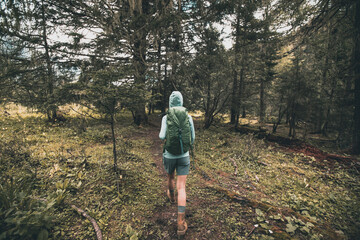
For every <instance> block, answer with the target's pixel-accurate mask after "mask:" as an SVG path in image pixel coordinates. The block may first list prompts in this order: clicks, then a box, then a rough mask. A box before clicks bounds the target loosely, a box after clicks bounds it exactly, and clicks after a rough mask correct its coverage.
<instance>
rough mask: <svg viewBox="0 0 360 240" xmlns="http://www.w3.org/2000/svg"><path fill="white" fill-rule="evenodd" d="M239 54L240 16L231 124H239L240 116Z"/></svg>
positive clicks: (237, 30)
mask: <svg viewBox="0 0 360 240" xmlns="http://www.w3.org/2000/svg"><path fill="white" fill-rule="evenodd" d="M239 54H240V14H238V15H237V18H236V37H235V51H234V55H235V64H234V71H233V74H234V77H233V86H232V87H233V89H232V95H231V109H230V123H231V124H234V123H236V122H237V119H238V115H239V95H238V81H239V80H238V67H239Z"/></svg>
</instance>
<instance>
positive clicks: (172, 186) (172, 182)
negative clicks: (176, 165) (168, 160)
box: [166, 172, 175, 203]
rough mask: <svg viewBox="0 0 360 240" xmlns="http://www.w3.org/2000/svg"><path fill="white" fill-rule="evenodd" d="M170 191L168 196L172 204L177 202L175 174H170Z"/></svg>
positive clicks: (167, 192) (167, 191) (168, 190)
mask: <svg viewBox="0 0 360 240" xmlns="http://www.w3.org/2000/svg"><path fill="white" fill-rule="evenodd" d="M167 183H168V189H167V190H166V194H167V196H168V197H169V199H170V202H171V203H174V202H175V191H174V189H175V172H174V173H172V174H168V182H167Z"/></svg>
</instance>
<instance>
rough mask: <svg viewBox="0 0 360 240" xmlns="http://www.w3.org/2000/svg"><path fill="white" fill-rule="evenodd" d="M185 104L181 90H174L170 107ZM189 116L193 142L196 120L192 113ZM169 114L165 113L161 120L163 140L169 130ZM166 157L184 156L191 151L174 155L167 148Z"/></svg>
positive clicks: (160, 135)
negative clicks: (194, 120)
mask: <svg viewBox="0 0 360 240" xmlns="http://www.w3.org/2000/svg"><path fill="white" fill-rule="evenodd" d="M182 106H183V97H182V95H181V93H180V92H178V91H174V92H172V93H171V95H170V97H169V108H172V107H182ZM188 116H189V122H190V130H191V142H192V143H193V142H194V141H195V129H194V122H193V119H192V117H191V116H190V115H188ZM166 122H167V116H166V115H165V116H164V117H163V118H162V121H161V130H160V133H159V138H160V139H161V140H165V138H166V130H167V123H166ZM163 156H164V157H166V158H169V159H174V158H182V157H187V156H189V151H187V152H186V153H184V154H181V155H173V154H171V153H169V152H168V151H167V150H165V152H164V154H163Z"/></svg>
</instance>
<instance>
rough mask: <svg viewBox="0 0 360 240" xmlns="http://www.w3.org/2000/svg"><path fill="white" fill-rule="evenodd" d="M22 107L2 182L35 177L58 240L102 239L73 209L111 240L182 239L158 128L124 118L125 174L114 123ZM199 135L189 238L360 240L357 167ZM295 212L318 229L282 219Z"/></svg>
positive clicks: (4, 137) (4, 120) (4, 135)
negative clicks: (57, 117)
mask: <svg viewBox="0 0 360 240" xmlns="http://www.w3.org/2000/svg"><path fill="white" fill-rule="evenodd" d="M14 108H15V107H14ZM15 110H16V109H13V110H12V111H11V115H10V117H5V116H1V117H0V126H1V127H0V159H1V165H0V176H1V177H0V178H1V181H4V180H5V179H6V181H10V180H9V179H11V178H19V177H21V176H28V178H29V179H30V180H29V181H28V182H29V186H30V192H29V193H28V194H29V196H30V197H31V198H32V199H33V198H34V197H35V198H36V199H47V201H52V200H54V201H55V202H56V204H55V205H54V206H53V207H52V209H51V211H49V212H45V213H44V214H49V215H50V216H51V217H53V218H52V219H51V220H49V221H51V222H50V223H51V224H50V225H51V226H50V227H49V238H50V239H94V238H95V232H94V230H93V227H92V225H91V224H90V222H89V221H88V220H85V219H84V218H83V217H82V216H80V215H79V214H78V213H76V212H75V211H74V210H73V209H72V208H71V207H70V204H75V205H76V206H78V207H80V208H82V209H83V210H85V211H86V212H87V213H88V214H89V215H90V216H92V217H93V218H94V219H96V221H97V223H98V224H99V226H100V228H101V230H102V232H103V236H105V239H130V237H131V236H133V238H132V239H136V238H139V239H171V238H173V237H174V234H175V228H174V226H175V218H176V216H175V217H174V216H173V215H172V211H174V213H175V210H174V209H175V208H174V207H173V206H171V205H170V204H169V203H167V202H166V199H165V198H164V197H163V190H164V186H165V178H164V175H163V174H162V173H161V172H160V171H159V169H158V167H157V164H159V163H160V162H161V152H156V151H157V150H154V139H153V138H152V137H154V136H155V137H156V134H157V131H158V130H159V129H158V127H153V126H152V125H150V126H145V127H137V126H135V125H133V124H132V119H131V114H129V113H128V112H123V113H121V114H120V115H119V116H118V117H117V123H116V135H117V150H118V155H119V160H118V167H119V169H120V170H119V175H118V176H116V174H115V173H114V170H113V156H112V143H111V132H110V126H108V125H107V124H105V123H103V122H101V121H98V120H95V119H91V118H84V117H81V116H79V115H75V114H68V115H67V119H68V120H67V121H66V122H65V123H57V124H50V123H47V122H46V119H45V118H44V117H43V116H41V115H38V114H36V113H31V112H30V113H29V112H26V111H25V110H24V109H21V112H20V113H19V114H15V113H16V111H15ZM151 120H152V121H153V122H154V123H155V122H157V123H158V122H159V121H160V118H159V117H158V116H156V115H153V116H152V117H151ZM195 124H196V126H201V123H199V122H195ZM151 134H153V135H151ZM151 136H152V137H151ZM196 138H197V139H196V150H195V152H196V154H195V159H193V163H194V164H195V166H196V167H197V168H198V169H199V171H197V170H192V171H191V174H190V175H189V178H188V184H187V189H188V190H187V192H188V199H189V202H188V207H187V211H188V214H189V221H190V222H189V223H190V225H189V226H191V228H190V229H189V233H188V237H189V238H191V239H203V238H207V239H212V238H213V239H214V238H218V239H245V238H246V236H247V235H248V234H250V235H249V237H248V239H281V238H284V239H288V238H289V237H291V238H295V239H326V238H327V237H328V236H330V235H331V234H333V232H331V233H330V232H326V229H333V230H334V231H338V232H337V236H338V237H340V238H344V239H346V238H348V239H354V238H356V237H357V236H358V234H359V229H360V226H359V222H360V219H359V214H360V213H359V209H360V201H359V186H360V185H359V174H358V172H357V171H355V170H354V169H353V168H349V167H346V166H342V165H340V164H337V165H334V166H332V165H331V166H330V165H329V167H326V166H327V165H326V164H321V165H319V164H317V162H316V160H315V159H313V158H311V157H308V156H305V155H303V154H294V153H289V152H287V151H284V149H282V148H279V147H278V146H277V145H276V144H271V145H270V144H268V143H266V142H264V140H260V139H257V138H255V137H254V136H252V135H240V134H238V133H234V132H233V131H232V130H231V129H230V127H229V126H227V125H222V124H219V125H217V126H216V127H211V128H210V129H208V130H202V129H197V131H196ZM159 149H161V148H159ZM154 154H156V155H154ZM235 164H236V167H237V173H238V174H237V175H234V172H235ZM324 166H325V167H324ZM201 172H202V173H206V174H207V176H208V177H209V178H210V179H211V180H212V183H211V184H212V185H214V186H215V185H216V186H218V187H221V188H223V189H227V190H229V191H230V192H232V193H236V194H237V195H239V196H243V197H246V198H248V199H251V200H252V201H253V202H252V204H244V203H242V202H238V201H233V200H231V199H230V198H229V197H228V196H226V195H225V194H224V193H222V192H219V191H217V190H216V189H215V188H213V187H211V185H209V184H207V181H208V179H206V177H204V176H203V175H202V173H201ZM117 185H119V191H118V189H117ZM39 201H41V200H39ZM254 203H261V204H264V205H262V206H272V209H267V210H264V209H262V207H261V206H255V205H254ZM266 204H267V205H266ZM286 208H290V209H292V210H293V211H294V212H295V213H298V214H300V215H302V216H304V219H307V220H308V222H313V223H314V225H312V224H310V223H308V222H306V221H305V220H304V221H305V222H303V221H302V220H301V219H300V217H299V216H297V215H295V214H293V213H287V212H286V213H285V212H281V210H282V209H283V210H284V209H286ZM279 216H280V217H279ZM306 224H307V225H306ZM254 225H257V226H258V227H257V228H255V229H254V230H253V228H254ZM169 226H170V227H169ZM323 226H328V227H323ZM291 228H295V230H294V231H291V230H292V229H291ZM321 229H325V230H321ZM269 230H270V231H273V233H270V231H269ZM324 231H325V232H324ZM340 231H341V232H340Z"/></svg>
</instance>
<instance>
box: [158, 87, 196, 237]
mask: <svg viewBox="0 0 360 240" xmlns="http://www.w3.org/2000/svg"><path fill="white" fill-rule="evenodd" d="M159 137H160V139H162V140H166V143H165V147H164V153H163V164H164V168H165V170H166V172H167V174H168V189H167V191H166V194H167V196H168V198H169V200H170V202H171V203H174V202H175V169H176V174H177V183H176V186H177V192H178V197H177V200H178V218H177V221H178V229H177V234H178V235H184V234H185V232H186V230H187V223H186V221H185V208H186V191H185V185H186V178H187V175H188V174H189V169H190V155H189V148H191V146H192V144H193V143H194V140H195V129H194V122H193V120H192V117H191V116H190V115H189V114H188V113H187V110H186V108H184V107H183V97H182V95H181V93H180V92H178V91H174V92H172V93H171V95H170V98H169V111H168V113H167V114H166V115H165V116H164V117H163V119H162V122H161V130H160V133H159Z"/></svg>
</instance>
